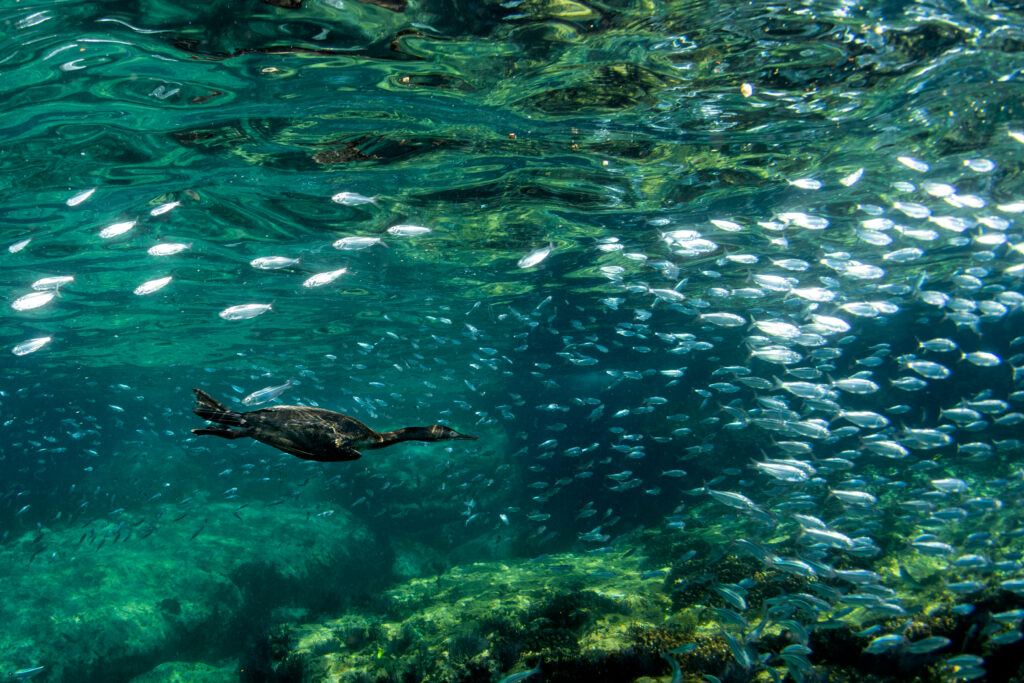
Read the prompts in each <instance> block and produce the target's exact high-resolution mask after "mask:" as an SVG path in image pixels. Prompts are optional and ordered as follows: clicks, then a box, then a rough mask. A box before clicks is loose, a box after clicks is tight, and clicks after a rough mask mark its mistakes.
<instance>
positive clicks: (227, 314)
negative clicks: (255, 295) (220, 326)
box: [217, 304, 270, 320]
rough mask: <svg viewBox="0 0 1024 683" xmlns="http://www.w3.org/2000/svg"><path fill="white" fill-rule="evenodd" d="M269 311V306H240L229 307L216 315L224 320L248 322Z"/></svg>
mask: <svg viewBox="0 0 1024 683" xmlns="http://www.w3.org/2000/svg"><path fill="white" fill-rule="evenodd" d="M269 310H270V304H241V305H238V306H229V307H228V308H225V309H224V310H223V311H221V312H220V313H218V314H217V315H219V316H220V317H221V318H223V319H224V320H248V319H249V318H255V317H256V316H258V315H261V314H263V313H266V312H267V311H269Z"/></svg>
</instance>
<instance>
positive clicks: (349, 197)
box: [331, 192, 377, 206]
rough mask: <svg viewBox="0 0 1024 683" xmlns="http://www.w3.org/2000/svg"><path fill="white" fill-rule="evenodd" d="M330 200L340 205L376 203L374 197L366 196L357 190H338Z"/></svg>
mask: <svg viewBox="0 0 1024 683" xmlns="http://www.w3.org/2000/svg"><path fill="white" fill-rule="evenodd" d="M331 201H332V202H334V203H336V204H341V205H342V206H359V205H360V204H376V203H377V198H376V197H367V196H366V195H363V194H359V193H358V192H339V193H338V194H336V195H334V196H333V197H331Z"/></svg>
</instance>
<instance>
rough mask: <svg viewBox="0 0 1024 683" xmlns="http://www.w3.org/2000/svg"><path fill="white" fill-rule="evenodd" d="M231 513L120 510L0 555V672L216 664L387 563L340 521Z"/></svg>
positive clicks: (99, 675) (76, 674) (134, 672)
mask: <svg viewBox="0 0 1024 683" xmlns="http://www.w3.org/2000/svg"><path fill="white" fill-rule="evenodd" d="M237 508H238V506H236V505H231V504H207V505H201V506H196V507H194V508H193V510H192V511H191V512H189V511H188V510H186V511H185V512H181V508H180V507H178V506H162V507H160V508H154V509H153V510H152V511H151V513H150V514H147V515H146V517H145V518H142V519H139V518H135V519H132V518H129V516H128V514H127V513H118V514H116V515H111V516H110V517H109V518H108V519H94V520H92V521H91V522H89V523H87V524H86V525H85V526H84V527H81V526H75V527H73V528H65V529H52V530H51V529H45V527H44V529H45V539H46V540H45V541H36V538H37V534H35V533H29V534H26V535H25V536H23V537H22V538H20V539H16V540H14V541H13V542H11V543H9V544H7V545H6V546H4V547H3V548H2V549H0V574H3V576H4V577H5V581H4V600H3V601H2V602H0V619H2V620H3V622H4V624H5V625H6V628H5V629H4V630H3V632H2V633H0V653H3V654H2V655H0V670H3V671H8V670H10V671H14V670H17V669H19V668H22V667H24V662H32V663H33V665H43V666H45V667H46V668H45V669H44V670H43V671H42V672H41V673H40V674H39V675H38V676H37V677H36V679H35V680H37V681H70V680H74V681H81V682H83V683H88V682H90V681H115V680H129V679H131V678H132V677H133V676H138V675H140V674H143V673H144V672H146V671H148V670H150V669H152V668H153V667H156V666H157V665H159V664H160V663H161V662H166V661H168V660H171V659H186V660H194V661H199V660H210V661H217V660H222V659H224V658H226V657H234V656H237V652H238V650H239V648H240V645H241V642H242V641H243V640H244V639H245V634H246V633H247V632H248V631H250V630H251V629H252V626H251V624H253V623H255V622H258V621H259V620H261V619H266V618H268V617H269V616H270V613H271V610H274V609H276V608H281V607H289V606H300V607H317V608H321V607H323V608H329V607H331V606H336V605H339V604H341V602H343V601H344V600H345V599H346V598H347V597H348V596H347V591H346V586H349V585H353V584H357V585H360V586H371V587H372V586H373V585H380V581H381V580H382V579H383V578H384V577H387V576H388V572H389V563H388V556H387V555H386V554H381V555H378V554H374V553H367V552H365V548H366V547H372V546H374V545H376V542H375V539H374V538H373V537H372V536H371V534H370V533H369V532H368V531H367V530H366V528H365V527H363V526H362V525H360V524H359V523H358V522H357V521H355V520H354V519H353V518H351V517H350V516H349V515H348V514H346V513H344V512H337V513H336V514H333V515H330V516H316V517H312V516H310V515H309V513H308V512H307V511H306V510H304V509H300V508H297V507H292V506H291V505H289V504H286V503H282V504H279V505H276V506H272V507H271V506H258V507H257V506H252V507H244V508H243V509H241V510H239V509H237ZM129 529H131V533H129ZM44 543H45V548H46V551H45V552H42V553H38V552H37V550H36V548H37V546H39V545H42V544H44ZM30 559H31V562H30ZM56 596H60V598H59V599H58V598H57V597H56ZM300 613H301V614H305V613H306V610H302V611H301V612H300ZM293 618H294V617H293ZM154 680H164V679H154ZM167 680H173V679H167ZM192 680H196V679H192Z"/></svg>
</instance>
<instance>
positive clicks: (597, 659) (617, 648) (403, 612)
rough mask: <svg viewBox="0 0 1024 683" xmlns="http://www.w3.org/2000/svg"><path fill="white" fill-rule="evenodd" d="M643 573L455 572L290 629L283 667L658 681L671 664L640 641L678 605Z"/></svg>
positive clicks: (340, 676)
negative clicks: (527, 672) (654, 677)
mask: <svg viewBox="0 0 1024 683" xmlns="http://www.w3.org/2000/svg"><path fill="white" fill-rule="evenodd" d="M642 562H643V560H642V559H640V558H636V557H624V556H623V555H622V554H617V555H614V556H608V555H604V556H590V557H588V556H579V555H572V554H566V555H552V556H550V557H546V558H544V559H543V560H541V561H530V560H517V561H507V562H486V563H483V562H478V563H472V564H465V565H458V566H455V567H453V568H452V569H451V570H449V571H447V572H446V573H444V574H442V575H439V576H433V577H430V578H414V579H412V580H409V581H406V582H405V583H402V584H400V585H398V586H396V587H394V588H392V589H390V590H388V591H386V592H385V593H384V594H383V595H382V597H381V600H380V601H379V603H378V604H377V605H375V606H373V607H374V608H375V610H376V611H372V610H371V611H366V612H362V613H358V614H356V613H352V612H350V613H348V614H346V615H344V616H342V617H340V618H337V619H330V620H326V621H322V622H310V623H305V624H300V625H294V626H293V627H292V636H291V651H290V652H289V653H288V654H287V656H286V657H285V658H284V662H283V663H284V664H285V665H290V668H289V670H292V671H301V672H302V680H304V681H322V680H338V681H348V680H377V681H402V680H416V681H422V682H424V683H441V682H447V681H493V680H498V679H499V678H501V677H502V676H503V675H507V674H508V673H509V672H511V671H519V670H521V669H528V668H531V667H532V666H533V665H535V663H536V662H537V661H542V662H544V665H543V670H544V672H545V676H546V679H547V680H579V679H574V678H573V676H574V675H575V674H576V673H577V672H579V671H589V672H591V673H593V674H594V675H596V676H598V678H600V672H601V671H606V670H615V671H619V670H621V671H630V672H634V673H635V675H636V676H639V675H641V674H643V673H647V674H657V673H660V672H662V670H663V669H665V668H666V664H665V663H664V662H663V661H662V660H660V659H658V658H656V657H655V658H652V657H650V656H649V654H648V653H647V652H643V651H641V650H640V649H639V648H638V647H637V640H636V635H635V634H636V632H637V629H638V628H639V629H646V630H652V629H655V628H658V627H659V626H661V625H662V624H665V623H666V619H668V618H669V617H670V600H669V597H668V595H667V594H666V592H665V590H664V587H663V585H662V582H660V581H651V580H649V579H645V578H644V576H645V575H644V572H642V571H641V566H640V565H641V563H642ZM679 642H683V641H682V639H679ZM581 667H582V668H581ZM607 667H611V669H607ZM595 680H596V679H595ZM617 680H618V679H617Z"/></svg>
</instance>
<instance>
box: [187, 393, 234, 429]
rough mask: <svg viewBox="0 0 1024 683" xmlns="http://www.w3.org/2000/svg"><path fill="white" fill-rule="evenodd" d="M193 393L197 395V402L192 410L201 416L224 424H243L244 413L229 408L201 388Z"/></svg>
mask: <svg viewBox="0 0 1024 683" xmlns="http://www.w3.org/2000/svg"><path fill="white" fill-rule="evenodd" d="M192 393H194V394H195V395H196V404H195V405H194V406H192V412H193V413H195V414H196V415H198V416H199V417H201V418H203V419H204V420H209V421H210V422H217V423H219V424H222V425H234V426H238V425H240V424H242V413H239V412H235V411H234V410H231V409H229V408H228V407H227V406H226V405H224V404H223V403H221V402H220V401H218V400H217V399H215V398H214V397H212V396H210V395H209V394H208V393H206V392H205V391H203V390H201V389H193V390H192Z"/></svg>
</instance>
